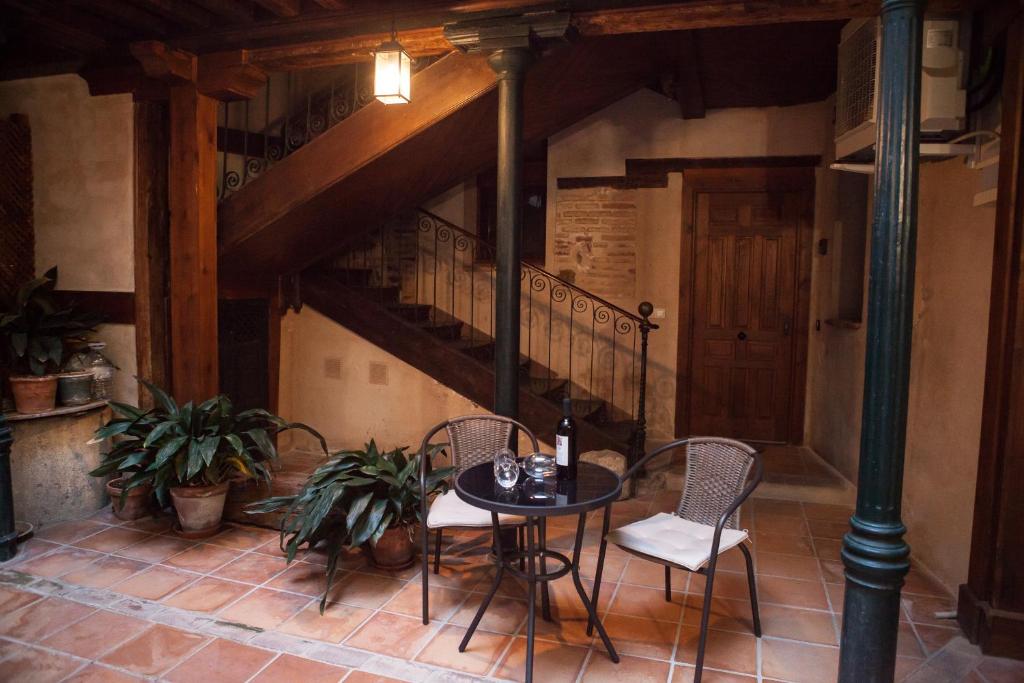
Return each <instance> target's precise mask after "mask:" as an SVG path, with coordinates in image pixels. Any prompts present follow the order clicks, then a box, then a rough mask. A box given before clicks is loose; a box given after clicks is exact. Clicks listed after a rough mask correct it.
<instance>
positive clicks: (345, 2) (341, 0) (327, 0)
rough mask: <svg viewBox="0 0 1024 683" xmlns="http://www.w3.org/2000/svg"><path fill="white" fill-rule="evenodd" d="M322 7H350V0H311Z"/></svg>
mask: <svg viewBox="0 0 1024 683" xmlns="http://www.w3.org/2000/svg"><path fill="white" fill-rule="evenodd" d="M313 2H315V3H316V4H317V6H318V7H322V8H323V9H352V2H351V0H313Z"/></svg>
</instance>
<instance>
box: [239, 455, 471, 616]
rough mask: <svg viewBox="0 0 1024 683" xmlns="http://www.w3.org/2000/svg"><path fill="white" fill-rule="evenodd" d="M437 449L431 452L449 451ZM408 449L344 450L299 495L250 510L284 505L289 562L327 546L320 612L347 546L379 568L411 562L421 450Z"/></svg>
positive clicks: (439, 481) (438, 472)
mask: <svg viewBox="0 0 1024 683" xmlns="http://www.w3.org/2000/svg"><path fill="white" fill-rule="evenodd" d="M443 448H444V445H443V444H441V445H436V446H431V447H430V448H429V450H428V457H433V455H434V454H435V453H437V452H438V451H439V450H441V449H443ZM406 450H408V447H406V446H403V447H401V448H395V449H394V450H391V451H381V450H379V449H378V448H377V444H376V443H375V442H374V441H372V440H371V441H370V443H368V444H366V446H365V447H364V449H363V450H355V451H340V452H338V453H335V454H333V455H332V456H330V458H329V459H328V460H327V462H325V463H324V464H323V465H321V466H320V467H318V468H317V469H316V470H315V471H314V472H313V474H311V475H310V477H309V479H308V480H307V481H306V484H305V485H304V486H303V487H302V489H301V490H300V491H299V492H298V493H297V494H296V495H294V496H277V497H274V498H268V499H267V500H263V501H259V502H257V503H253V504H251V505H250V506H248V508H247V510H246V511H247V512H250V513H252V514H258V513H266V512H274V511H277V510H282V509H284V510H285V515H284V518H283V519H282V521H281V548H282V549H283V550H284V552H285V553H286V556H287V559H288V562H291V561H292V560H293V559H295V554H296V553H297V552H298V549H299V547H300V546H301V545H303V544H304V543H309V544H310V545H315V544H316V543H318V542H319V541H323V542H324V543H325V544H326V548H325V549H326V552H327V586H326V589H325V590H324V594H323V598H322V599H321V601H320V611H321V613H322V612H323V610H324V607H325V606H326V604H327V596H328V594H329V593H330V590H331V584H332V583H333V582H334V576H335V573H336V572H337V569H338V559H339V557H340V554H341V551H342V550H343V549H344V548H346V547H349V548H360V547H363V548H366V549H367V551H368V552H369V554H370V558H371V559H372V560H373V562H374V563H375V564H376V565H377V566H381V567H387V568H398V567H404V566H408V565H409V564H411V563H412V561H413V559H414V558H413V552H414V548H415V546H414V544H413V542H412V533H413V528H414V527H415V525H416V524H417V523H422V522H423V521H424V520H421V519H420V479H419V472H420V455H419V453H416V454H413V455H407V454H406ZM452 472H453V468H451V467H446V468H438V469H435V470H433V471H432V472H430V473H429V474H428V475H427V480H426V492H427V496H432V495H434V494H435V493H443V492H444V491H445V490H447V486H448V484H447V478H448V477H449V476H450V475H451V474H452Z"/></svg>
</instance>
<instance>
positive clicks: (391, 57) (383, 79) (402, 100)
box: [373, 32, 412, 104]
mask: <svg viewBox="0 0 1024 683" xmlns="http://www.w3.org/2000/svg"><path fill="white" fill-rule="evenodd" d="M373 66H374V69H373V96H374V97H376V98H377V99H378V100H380V101H381V102H383V103H384V104H406V103H408V102H409V100H410V99H411V98H410V84H411V81H412V73H411V71H412V60H411V59H409V53H407V52H406V51H405V50H404V49H403V48H402V45H401V44H400V43H399V42H398V41H397V40H395V34H394V33H393V32H392V34H391V40H390V41H388V42H386V43H382V44H381V46H380V47H378V48H377V51H376V52H375V53H374V54H373Z"/></svg>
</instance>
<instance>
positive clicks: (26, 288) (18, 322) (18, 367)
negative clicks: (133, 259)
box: [0, 267, 103, 375]
mask: <svg viewBox="0 0 1024 683" xmlns="http://www.w3.org/2000/svg"><path fill="white" fill-rule="evenodd" d="M56 286H57V268H56V267H54V268H51V269H50V270H48V271H46V273H45V274H44V275H43V276H42V277H38V278H35V279H34V280H29V281H28V282H26V283H25V284H23V285H22V286H21V287H20V288H19V289H18V291H17V293H16V294H15V297H14V300H13V301H10V302H6V305H5V306H4V312H3V313H0V336H3V338H4V339H5V340H6V342H7V344H6V346H7V349H6V351H7V361H8V365H9V367H10V370H11V372H12V373H13V374H26V373H31V374H33V375H45V374H47V373H48V372H53V371H55V370H57V369H58V368H60V365H61V362H62V361H63V360H64V343H65V340H67V339H69V338H73V337H76V336H80V335H82V334H83V333H85V332H87V331H89V330H91V329H93V328H95V327H96V325H98V324H100V323H101V322H103V318H102V316H99V315H96V314H92V313H85V312H81V311H78V310H76V309H75V307H74V306H64V307H61V306H59V305H58V303H57V301H56V298H55V297H54V294H53V291H54V288H55V287H56Z"/></svg>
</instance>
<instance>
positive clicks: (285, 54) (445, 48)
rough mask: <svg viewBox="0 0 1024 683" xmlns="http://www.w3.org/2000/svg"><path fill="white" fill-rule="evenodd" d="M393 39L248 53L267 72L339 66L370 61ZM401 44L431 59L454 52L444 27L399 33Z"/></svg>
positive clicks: (411, 53)
mask: <svg viewBox="0 0 1024 683" xmlns="http://www.w3.org/2000/svg"><path fill="white" fill-rule="evenodd" d="M390 39H391V35H390V34H388V33H372V34H367V35H361V36H350V37H346V38H337V39H332V40H318V41H312V42H305V43H296V44H292V45H283V46H279V47H265V48H255V49H253V50H249V58H250V63H252V64H256V65H259V66H262V67H263V68H265V69H267V70H292V69H315V68H320V67H325V66H334V65H336V64H351V63H353V62H367V61H370V60H371V59H373V51H374V50H376V49H377V47H379V46H380V44H381V43H383V42H385V41H388V40H390ZM397 39H398V42H400V43H401V44H402V47H404V48H405V51H406V52H408V53H409V56H410V57H413V58H416V57H428V56H433V55H440V54H444V53H446V52H451V50H452V49H453V48H452V45H451V43H449V42H448V40H447V39H446V38H445V37H444V30H443V29H442V28H441V27H439V26H438V27H435V28H423V29H415V30H412V31H399V32H398V33H397Z"/></svg>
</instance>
